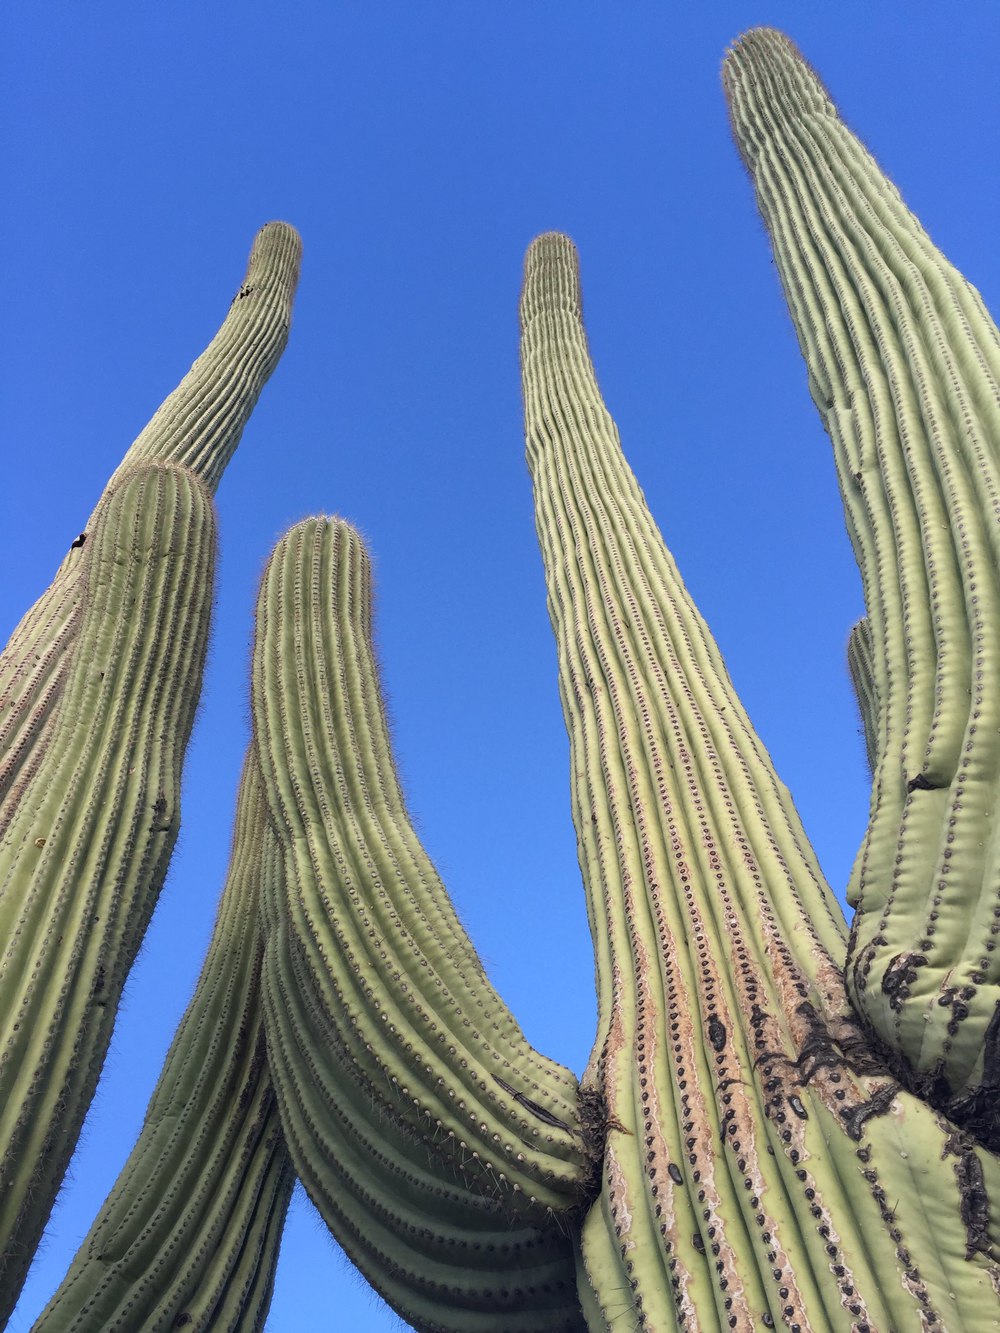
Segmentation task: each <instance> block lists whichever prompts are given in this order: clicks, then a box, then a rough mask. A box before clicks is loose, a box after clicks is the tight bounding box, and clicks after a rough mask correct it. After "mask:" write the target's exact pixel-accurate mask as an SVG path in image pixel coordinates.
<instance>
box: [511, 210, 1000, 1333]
mask: <svg viewBox="0 0 1000 1333" xmlns="http://www.w3.org/2000/svg"><path fill="white" fill-rule="evenodd" d="M521 317H522V330H523V341H522V364H523V378H524V399H525V413H526V423H527V438H528V458H529V463H530V466H531V470H532V474H533V479H534V485H535V498H536V512H537V521H538V532H539V538H540V541H541V545H542V550H543V554H544V557H545V565H546V575H547V582H548V588H549V606H550V610H551V614H552V619H553V624H554V628H555V631H556V638H557V641H558V647H559V664H560V681H561V688H562V696H563V702H564V708H565V712H566V719H567V725H568V727H569V732H570V738H571V747H572V754H571V764H572V772H573V802H574V818H575V822H576V827H577V836H578V844H579V853H580V860H581V865H582V868H583V872H584V878H585V881H586V886H587V894H588V901H589V904H590V913H591V919H592V921H593V923H594V937H595V948H596V952H597V960H598V989H599V1002H600V1012H599V1025H600V1026H599V1033H598V1041H597V1045H596V1047H595V1050H594V1056H593V1059H592V1061H591V1064H590V1067H589V1068H588V1071H587V1074H586V1076H585V1078H584V1086H585V1087H587V1086H590V1087H594V1088H596V1089H597V1091H598V1093H599V1095H600V1096H601V1097H602V1099H603V1100H604V1101H605V1102H606V1105H607V1115H608V1137H607V1146H606V1150H605V1156H604V1163H603V1181H602V1184H603V1188H602V1193H601V1196H600V1199H599V1200H598V1201H597V1202H596V1203H595V1204H594V1205H593V1207H592V1208H591V1210H590V1212H589V1214H588V1216H587V1218H586V1221H585V1222H584V1225H583V1230H582V1246H581V1262H580V1280H581V1299H582V1304H583V1308H584V1310H585V1311H586V1312H587V1317H588V1322H589V1326H590V1327H591V1328H593V1329H601V1328H608V1329H615V1330H618V1329H630V1330H631V1329H634V1328H637V1327H639V1328H648V1329H670V1328H686V1329H690V1330H699V1333H705V1331H706V1330H712V1329H719V1330H723V1329H729V1328H735V1329H741V1330H746V1333H750V1330H757V1329H760V1328H764V1327H778V1326H783V1327H788V1328H792V1329H794V1328H799V1329H802V1330H805V1329H838V1330H844V1333H847V1331H848V1330H852V1333H858V1330H861V1329H867V1330H869V1331H870V1333H874V1330H888V1329H894V1328H895V1329H904V1328H917V1327H923V1328H933V1329H938V1330H945V1329H947V1330H950V1331H951V1333H955V1331H956V1330H959V1329H965V1330H969V1331H970V1333H971V1330H973V1329H981V1328H983V1327H984V1324H983V1318H984V1316H985V1315H987V1314H989V1315H990V1317H992V1315H993V1314H995V1311H996V1291H995V1288H994V1285H993V1283H994V1278H995V1276H996V1273H997V1268H996V1264H995V1263H994V1259H995V1257H996V1254H997V1249H996V1246H997V1243H998V1241H1000V1230H998V1228H997V1225H996V1219H995V1218H993V1217H992V1215H990V1214H989V1212H988V1207H987V1203H986V1202H984V1200H986V1199H987V1197H993V1198H995V1197H1000V1196H998V1195H997V1193H996V1191H997V1189H998V1188H1000V1166H998V1163H997V1162H996V1159H995V1158H994V1157H993V1156H992V1154H989V1153H985V1152H983V1153H977V1151H976V1150H975V1149H974V1147H973V1145H972V1143H971V1142H970V1141H969V1140H968V1139H966V1138H964V1137H963V1136H962V1135H961V1134H959V1133H957V1132H956V1131H955V1130H954V1128H953V1127H952V1126H950V1125H948V1124H947V1122H945V1121H944V1120H943V1118H942V1117H940V1116H938V1115H937V1114H936V1113H935V1112H934V1111H932V1110H931V1109H930V1108H929V1107H928V1106H926V1105H924V1104H923V1103H922V1102H920V1101H918V1100H917V1099H916V1098H915V1097H913V1096H911V1095H909V1094H907V1093H902V1092H900V1090H899V1087H898V1084H897V1083H896V1082H895V1080H894V1079H893V1078H891V1077H890V1076H889V1075H888V1073H887V1071H886V1070H885V1069H884V1068H882V1067H880V1065H879V1064H878V1063H877V1062H876V1061H875V1060H873V1059H871V1058H870V1057H869V1056H868V1055H867V1054H866V1043H865V1042H864V1039H863V1036H862V1034H861V1032H860V1030H859V1027H858V1025H857V1023H856V1021H855V1020H854V1018H853V1016H852V1014H851V1010H850V1006H849V1004H848V1001H847V997H846V994H845V992H844V986H843V981H842V973H841V969H840V959H841V958H842V957H843V951H844V946H845V940H846V929H845V926H844V923H843V919H842V917H841V913H840V910H839V908H838V906H837V904H836V902H835V901H834V899H833V897H832V895H831V894H830V892H829V890H828V888H827V887H826V885H825V884H824V883H823V881H822V878H821V876H820V872H819V870H818V867H817V865H816V862H815V858H814V857H813V855H812V853H811V851H810V850H809V846H808V843H807V841H806V839H805V836H804V834H803V832H802V829H801V827H800V825H799V821H798V819H797V816H796V814H795V811H794V809H793V807H792V804H791V801H790V800H789V798H788V795H787V793H786V792H785V790H784V789H783V788H782V786H781V785H780V783H779V782H778V780H777V778H776V777H775V775H774V772H773V769H772V767H771V764H770V761H769V759H768V757H767V755H766V753H765V751H764V750H763V747H762V746H761V744H760V742H759V741H758V740H757V738H756V736H755V735H754V733H753V731H752V729H751V727H750V724H749V722H748V721H747V718H746V715H745V714H744V712H743V710H742V708H741V706H740V704H739V701H738V699H737V698H736V696H735V693H734V691H733V689H732V686H731V683H730V681H729V678H728V675H727V673H726V670H725V667H724V665H723V662H722V659H721V657H720V655H719V652H718V649H717V648H716V646H715V644H714V643H713V641H712V639H711V636H710V635H709V633H708V631H707V629H706V627H705V625H704V622H703V621H702V620H701V618H700V617H699V615H698V613H697V611H696V609H695V608H694V606H693V604H692V603H691V600H690V598H689V596H688V594H687V592H686V591H685V589H684V586H683V584H682V583H681V581H680V578H679V576H678V574H677V572H676V569H675V567H674V564H673V561H672V559H671V558H670V556H669V554H668V553H667V551H666V550H665V548H664V546H663V543H662V541H661V539H660V536H659V533H658V532H657V530H656V528H655V526H654V525H653V522H652V519H651V518H650V515H649V513H648V510H647V508H646V505H645V502H644V500H643V497H642V494H641V492H640V490H639V488H638V486H637V484H636V482H635V480H634V478H633V476H632V474H631V472H630V471H629V469H628V467H627V464H626V463H625V461H624V458H623V457H622V453H621V449H620V445H619V441H618V435H617V431H616V429H615V426H614V423H613V422H612V420H611V418H610V416H609V415H608V413H607V410H606V409H605V407H604V404H603V402H602V400H601V397H600V393H599V390H598V387H597V383H596V380H595V378H594V373H593V369H592V367H591V364H590V358H589V354H588V350H587V344H586V338H585V334H584V331H583V326H582V323H581V310H580V292H579V285H578V277H577V266H576V256H575V252H574V250H573V247H572V245H571V243H570V242H569V241H568V240H567V239H566V238H565V237H562V236H558V235H548V236H544V237H542V238H540V239H539V240H538V241H536V242H535V244H534V245H533V246H532V248H531V250H530V251H529V253H528V257H527V262H526V272H525V284H524V293H523V298H522V305H521ZM984 1182H985V1185H984ZM984 1188H985V1191H986V1192H984ZM899 1200H906V1201H907V1203H908V1206H907V1207H906V1208H905V1210H904V1208H903V1207H899V1208H898V1209H897V1207H896V1204H897V1202H898V1201H899ZM973 1219H974V1222H973Z"/></svg>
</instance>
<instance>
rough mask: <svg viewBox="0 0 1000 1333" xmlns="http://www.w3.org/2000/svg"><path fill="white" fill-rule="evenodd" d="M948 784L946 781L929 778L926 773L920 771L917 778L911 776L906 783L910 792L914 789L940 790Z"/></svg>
mask: <svg viewBox="0 0 1000 1333" xmlns="http://www.w3.org/2000/svg"><path fill="white" fill-rule="evenodd" d="M947 785H948V784H947V783H946V782H935V781H933V779H931V778H929V777H928V776H927V774H926V773H918V774H917V776H916V777H915V778H910V780H909V782H908V783H907V784H906V790H907V791H908V792H913V791H940V790H941V789H942V788H943V787H946V786H947Z"/></svg>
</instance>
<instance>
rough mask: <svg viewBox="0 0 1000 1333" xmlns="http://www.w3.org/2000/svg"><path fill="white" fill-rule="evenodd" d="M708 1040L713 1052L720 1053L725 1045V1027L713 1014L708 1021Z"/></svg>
mask: <svg viewBox="0 0 1000 1333" xmlns="http://www.w3.org/2000/svg"><path fill="white" fill-rule="evenodd" d="M708 1040H709V1042H710V1043H711V1046H712V1050H713V1051H722V1050H724V1049H725V1045H726V1025H725V1023H723V1022H722V1021H721V1019H719V1018H717V1017H716V1015H715V1014H713V1015H712V1016H711V1018H710V1019H709V1020H708Z"/></svg>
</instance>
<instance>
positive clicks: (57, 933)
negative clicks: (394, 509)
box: [0, 464, 215, 1300]
mask: <svg viewBox="0 0 1000 1333" xmlns="http://www.w3.org/2000/svg"><path fill="white" fill-rule="evenodd" d="M214 558H215V520H214V514H213V512H212V506H211V500H210V498H209V496H208V495H207V493H206V491H205V487H204V485H203V484H202V483H201V482H200V481H199V480H198V479H197V478H196V477H193V476H192V475H191V474H190V473H189V472H187V471H186V470H184V469H182V468H178V467H176V466H173V465H163V464H157V465H149V466H146V467H139V468H136V469H133V470H131V471H130V472H128V473H125V474H123V475H122V477H121V479H120V481H119V483H118V485H117V486H116V487H114V488H112V489H111V490H110V491H109V493H108V494H107V495H106V497H105V499H104V501H103V502H102V504H101V505H100V506H99V508H98V514H97V518H96V521H95V523H94V525H93V534H92V541H91V542H90V543H89V546H88V556H87V560H86V562H85V566H84V578H83V597H82V612H81V617H80V625H79V631H78V633H77V635H76V636H75V640H74V643H73V648H72V659H71V661H70V664H69V667H68V670H67V672H66V678H65V683H64V687H63V692H62V697H61V699H60V701H59V705H58V710H57V713H56V716H55V719H54V725H53V726H52V727H51V728H50V729H49V730H48V731H47V732H46V734H45V737H44V740H45V753H44V756H43V758H42V760H41V762H40V764H39V765H38V768H37V771H36V772H35V773H34V775H33V776H32V778H31V781H30V782H29V783H28V784H27V785H26V786H25V788H24V790H23V791H22V792H21V794H20V798H19V799H18V801H17V802H16V805H15V806H14V808H13V809H10V810H7V811H6V812H5V813H6V815H7V818H6V820H5V824H4V830H3V839H2V842H0V938H2V940H3V952H2V955H0V1181H2V1187H0V1254H2V1256H3V1259H2V1264H3V1290H4V1300H7V1299H14V1297H15V1295H16V1291H17V1289H18V1288H19V1286H20V1282H21V1281H22V1279H23V1274H24V1271H25V1269H26V1267H27V1264H28V1262H29V1261H30V1258H31V1255H32V1253H33V1252H34V1248H35V1245H36V1244H37V1241H38V1237H39V1235H40V1233H41V1230H42V1227H43V1226H44V1224H45V1220H46V1218H47V1216H48V1212H49V1209H50V1207H51V1204H52V1200H53V1198H54V1196H55V1192H56V1190H57V1188H58V1185H59V1181H60V1180H61V1178H62V1175H63V1172H64V1171H65V1169H66V1165H67V1162H68V1160H69V1157H70V1154H71V1152H72V1150H73V1147H74V1145H75V1143H76V1138H77V1135H78V1133H79V1130H80V1125H81V1123H82V1120H83V1116H84V1114H85V1112H86V1108H87V1105H88V1103H89V1101H90V1097H91V1096H92V1094H93V1090H94V1086H95V1084H96V1081H97V1076H98V1073H99V1071H100V1067H101V1064H102V1062H103V1059H104V1054H105V1051H106V1049H107V1043H108V1040H109V1039H110V1035H111V1028H112V1025H113V1022H114V1015H115V1010H116V1007H117V1003H118V999H119V996H120V994H121V989H122V986H123V984H124V981H125V977H126V975H127V972H128V968H129V966H130V965H131V962H132V959H133V958H134V956H135V952H136V950H137V948H138V946H139V942H140V940H141V938H142V934H143V931H144V929H145V926H146V923H147V921H148V919H149V915H150V913H151V912H152V908H153V904H154V902H155V899H156V895H157V892H158V890H159V887H160V884H161V883H162V880H163V876H164V874H165V873H166V867H167V861H168V860H169V857H170V852H171V850H172V848H173V844H174V841H175V839H176V836H177V826H178V821H177V805H178V799H179V780H180V768H181V759H182V756H183V751H184V746H185V744H186V742H187V737H188V735H189V733H190V729H191V724H192V721H193V718H194V710H195V705H196V702H197V690H198V685H199V683H200V677H201V668H202V664H203V661H204V656H205V649H206V643H207V638H208V624H209V616H210V612H211V588H212V572H213V566H214Z"/></svg>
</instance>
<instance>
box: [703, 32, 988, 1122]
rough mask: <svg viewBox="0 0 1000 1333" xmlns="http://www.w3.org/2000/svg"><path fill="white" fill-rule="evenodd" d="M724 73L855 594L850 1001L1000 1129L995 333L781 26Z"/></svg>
mask: <svg viewBox="0 0 1000 1333" xmlns="http://www.w3.org/2000/svg"><path fill="white" fill-rule="evenodd" d="M724 81H725V87H726V94H727V97H728V100H729V106H730V115H731V120H732V126H733V132H734V135H735V137H736V142H737V145H738V147H739V149H740V152H741V153H742V155H743V158H744V161H745V162H746V164H747V166H748V168H749V170H750V173H751V176H752V178H753V181H754V185H755V188H756V192H757V201H758V204H759V206H760V209H761V212H762V214H763V217H764V221H765V223H766V225H767V228H768V231H769V232H770V235H771V240H772V243H773V247H774V255H775V260H776V263H777V266H778V269H779V272H780V274H781V279H782V283H783V285H784V288H785V293H786V296H787V298H788V302H789V308H790V310H791V313H792V318H793V320H794V323H795V328H796V332H797V333H798V337H799V342H800V345H801V347H802V351H803V354H804V356H805V359H806V363H807V367H808V371H809V383H810V388H811V390H812V394H813V398H814V399H815V401H816V404H817V406H818V407H819V410H820V413H821V415H822V418H823V421H824V424H825V426H826V428H827V430H828V432H829V434H830V436H831V439H832V441H833V446H834V453H835V457H836V462H837V467H838V471H839V475H840V487H841V493H842V496H843V499H844V506H845V511H846V513H847V518H848V526H849V529H850V532H851V537H852V540H853V543H854V548H855V552H856V555H857V558H858V563H859V565H860V567H861V573H862V579H863V582H864V590H865V599H866V603H867V608H868V617H867V618H868V622H869V625H870V633H871V648H872V652H871V683H872V689H871V695H872V698H873V700H877V710H878V711H877V725H876V726H875V727H874V728H871V729H869V744H870V747H871V748H872V750H873V752H874V754H875V756H876V758H877V763H876V767H875V773H874V788H873V794H872V807H871V818H870V822H869V827H868V831H867V834H866V836H865V839H864V843H863V845H862V847H861V850H860V852H859V854H858V858H857V861H856V864H855V868H854V873H853V876H852V880H851V886H850V890H849V898H850V901H851V903H852V904H853V905H854V906H855V907H856V914H855V918H854V924H853V928H852V933H851V944H850V953H849V961H848V973H847V979H848V986H849V989H850V994H851V999H852V1001H853V1003H854V1005H855V1007H856V1008H857V1011H858V1013H859V1014H860V1015H861V1016H862V1017H863V1018H864V1021H865V1023H866V1024H867V1025H868V1026H869V1028H870V1030H871V1031H872V1032H873V1033H874V1034H876V1036H877V1038H878V1039H879V1041H880V1042H881V1043H882V1045H883V1047H884V1049H885V1050H886V1052H887V1053H889V1054H890V1058H892V1060H893V1063H894V1067H895V1068H896V1069H897V1070H898V1071H899V1073H900V1075H901V1077H903V1078H904V1079H906V1081H907V1082H908V1083H909V1084H910V1085H911V1086H913V1087H915V1088H917V1089H919V1090H920V1091H921V1093H922V1094H923V1095H926V1096H928V1097H930V1098H931V1099H932V1100H933V1101H934V1102H935V1103H936V1104H937V1105H940V1106H942V1107H943V1108H945V1109H946V1110H947V1111H948V1112H949V1114H951V1115H953V1116H955V1117H956V1118H958V1119H960V1120H961V1121H962V1122H963V1123H965V1124H966V1125H968V1127H969V1128H970V1129H971V1130H973V1131H974V1132H975V1133H976V1134H977V1135H979V1136H980V1137H981V1138H982V1139H983V1140H984V1141H985V1142H987V1143H991V1144H993V1145H994V1146H996V1145H997V1144H998V1143H1000V1098H998V1092H1000V1072H998V1071H1000V1008H998V1003H1000V954H998V952H997V948H996V946H997V942H998V938H1000V896H998V885H1000V862H998V857H1000V839H998V838H997V833H996V830H997V817H998V815H997V811H998V805H997V795H998V789H1000V696H998V694H997V691H996V689H995V688H994V680H995V666H996V663H997V661H998V659H1000V521H998V519H1000V455H998V450H997V443H996V441H997V428H998V425H1000V338H998V334H997V329H996V327H995V325H994V324H993V322H992V320H991V319H990V318H989V315H988V314H987V312H986V310H985V309H984V307H983V303H982V300H981V299H980V297H979V294H978V293H977V292H976V291H975V290H974V289H973V288H972V287H971V286H970V285H969V284H968V283H967V282H966V281H965V279H964V278H963V277H962V275H961V274H960V273H958V272H957V271H956V270H955V269H954V268H953V267H952V266H951V265H950V264H949V263H948V262H947V261H946V260H945V259H944V257H943V256H942V255H941V254H940V253H939V252H938V251H937V250H936V249H935V248H934V246H933V245H932V243H931V241H930V240H929V238H928V236H927V235H926V233H925V232H924V230H923V229H922V227H921V226H920V224H919V223H918V222H917V220H916V219H915V218H914V217H913V215H912V214H911V213H910V212H909V211H908V210H907V209H906V207H905V206H904V204H903V202H902V200H901V199H900V197H899V194H898V193H897V191H896V189H895V187H894V186H893V185H892V184H891V182H890V181H888V180H887V179H886V177H885V176H884V175H883V174H882V172H881V171H880V170H879V169H878V167H877V165H876V164H875V162H874V161H873V160H872V158H871V157H870V156H869V154H868V153H867V152H866V151H865V149H864V147H863V146H862V145H861V144H860V143H859V142H858V140H857V139H856V138H855V137H854V135H852V134H851V133H850V132H849V131H848V130H847V128H846V127H845V126H844V125H843V123H842V122H841V121H840V119H839V117H838V115H837V111H836V108H835V107H834V105H833V103H832V102H831V100H830V98H829V96H828V94H827V92H826V90H825V89H824V87H823V85H822V84H821V83H820V81H819V80H818V78H817V77H816V75H815V74H814V73H813V71H812V70H811V69H810V68H809V66H808V65H807V64H806V63H805V61H804V60H803V59H802V57H801V56H800V55H799V53H798V52H797V51H796V49H795V48H794V46H793V45H792V43H791V42H789V40H788V39H787V38H786V37H784V36H783V35H782V34H780V33H777V32H774V31H772V30H769V29H758V30H755V31H752V32H750V33H748V34H746V35H745V36H744V37H743V38H741V40H740V41H739V42H738V43H737V44H736V45H735V46H734V48H733V49H732V51H731V52H730V53H729V55H728V56H727V59H726V63H725V69H724ZM873 737H874V739H873Z"/></svg>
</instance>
